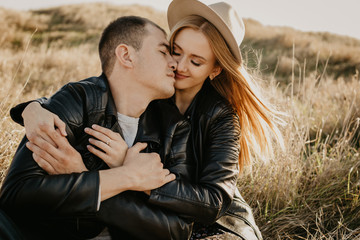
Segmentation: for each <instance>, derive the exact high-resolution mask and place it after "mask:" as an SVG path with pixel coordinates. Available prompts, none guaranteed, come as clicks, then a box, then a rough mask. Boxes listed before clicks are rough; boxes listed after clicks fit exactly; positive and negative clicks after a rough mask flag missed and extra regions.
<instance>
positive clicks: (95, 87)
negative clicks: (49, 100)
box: [64, 75, 108, 93]
mask: <svg viewBox="0 0 360 240" xmlns="http://www.w3.org/2000/svg"><path fill="white" fill-rule="evenodd" d="M64 88H74V89H77V90H82V91H92V92H93V91H95V93H96V92H99V93H102V92H106V91H107V90H108V84H107V80H106V78H105V77H104V76H103V75H101V76H98V77H89V78H86V79H83V80H80V81H77V82H69V83H68V84H66V85H65V86H64Z"/></svg>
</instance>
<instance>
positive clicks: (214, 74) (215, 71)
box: [209, 66, 222, 80]
mask: <svg viewBox="0 0 360 240" xmlns="http://www.w3.org/2000/svg"><path fill="white" fill-rule="evenodd" d="M221 71H222V68H221V67H220V66H216V67H214V69H213V70H212V72H211V73H210V75H209V78H210V80H213V79H214V78H216V77H217V76H218V75H219V74H220V73H221Z"/></svg>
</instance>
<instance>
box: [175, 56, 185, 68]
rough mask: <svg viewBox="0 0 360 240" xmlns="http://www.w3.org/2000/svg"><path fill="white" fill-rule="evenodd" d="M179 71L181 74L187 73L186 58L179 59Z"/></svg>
mask: <svg viewBox="0 0 360 240" xmlns="http://www.w3.org/2000/svg"><path fill="white" fill-rule="evenodd" d="M176 61H177V70H178V71H180V72H186V71H187V66H186V61H185V58H184V57H181V58H177V59H176Z"/></svg>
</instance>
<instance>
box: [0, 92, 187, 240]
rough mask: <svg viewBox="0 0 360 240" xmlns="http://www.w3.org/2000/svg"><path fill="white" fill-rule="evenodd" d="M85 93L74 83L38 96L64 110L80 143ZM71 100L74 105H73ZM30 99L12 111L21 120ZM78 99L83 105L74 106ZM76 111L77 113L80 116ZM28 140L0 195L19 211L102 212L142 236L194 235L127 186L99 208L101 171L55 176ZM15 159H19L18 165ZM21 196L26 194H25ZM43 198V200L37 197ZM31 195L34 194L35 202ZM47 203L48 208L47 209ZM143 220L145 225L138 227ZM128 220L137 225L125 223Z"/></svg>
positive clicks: (114, 223)
mask: <svg viewBox="0 0 360 240" xmlns="http://www.w3.org/2000/svg"><path fill="white" fill-rule="evenodd" d="M79 92H81V91H78V90H76V89H74V88H73V87H71V86H68V87H66V88H63V89H62V90H61V92H60V93H59V94H55V95H54V96H53V97H52V98H50V99H49V100H46V99H45V98H42V99H38V100H37V101H39V102H40V103H41V104H42V106H43V107H45V108H47V109H48V110H50V111H52V112H53V113H55V114H58V115H59V117H60V118H61V119H62V120H63V121H64V122H65V123H66V124H67V131H68V137H70V139H72V141H70V143H74V142H75V140H76V138H75V136H76V134H73V133H77V132H79V131H78V130H77V127H76V126H81V122H80V121H79V120H78V119H79V116H78V115H79V113H76V112H74V111H82V110H81V109H83V106H82V105H81V102H84V100H85V99H83V97H82V94H79ZM75 100H76V101H75ZM68 102H69V103H68ZM70 102H71V105H69V104H70ZM28 103H29V102H27V103H23V104H19V105H18V106H16V107H15V108H13V109H12V110H11V117H12V118H13V120H15V121H16V122H18V123H20V124H21V123H22V122H23V119H22V118H21V113H22V111H23V110H24V108H25V107H26V105H27V104H28ZM75 103H76V104H75ZM74 104H75V105H77V104H80V105H79V106H74ZM69 106H71V108H69ZM70 109H71V111H70ZM74 109H75V110H74ZM74 114H77V116H75V117H74V116H73V115H74ZM80 119H82V117H80ZM68 128H69V129H68ZM78 128H81V127H78ZM69 132H70V134H69ZM26 141H27V140H26V139H24V140H23V142H22V143H21V144H20V147H19V150H18V152H19V154H18V155H16V156H15V158H14V163H13V166H12V167H11V168H10V172H11V174H9V175H8V176H7V178H6V181H5V183H4V187H3V191H2V196H1V198H0V199H1V202H2V204H3V205H4V206H6V207H8V206H9V207H11V208H13V209H14V210H15V209H16V208H17V207H18V205H20V206H22V207H24V210H29V209H28V208H30V209H32V211H34V212H38V211H42V213H44V214H51V213H55V214H59V213H60V212H59V211H60V209H59V208H60V207H61V209H62V210H61V211H63V214H72V215H74V214H80V215H86V214H91V215H94V216H95V215H96V216H97V219H98V220H100V221H101V222H103V223H105V224H107V225H109V226H111V228H112V231H122V230H125V231H127V232H128V234H130V235H131V236H134V237H137V238H140V239H188V238H189V236H190V234H191V230H192V221H191V220H190V219H187V218H185V217H181V216H179V215H178V214H175V213H174V212H171V211H168V210H163V209H161V208H159V207H157V206H154V205H151V204H149V203H148V202H147V198H145V199H144V198H141V197H139V196H140V195H141V194H135V192H131V191H127V192H125V193H122V194H120V195H117V196H115V197H113V198H111V199H109V200H106V201H104V202H102V203H101V205H100V210H99V211H98V212H96V203H97V197H98V191H99V190H98V186H99V182H98V181H99V179H98V174H97V171H90V172H84V173H81V174H70V175H57V176H49V175H47V173H46V172H45V171H43V170H42V169H41V168H40V167H39V166H38V165H37V164H36V162H35V161H33V159H32V157H31V152H30V150H28V149H27V148H26V146H25V142H26ZM15 162H17V163H16V164H15ZM10 172H9V173H10ZM21 182H24V184H22V183H21ZM25 184H26V185H25ZM47 186H48V187H47ZM39 192H41V195H39ZM71 195H73V196H74V197H73V198H71V199H69V200H68V201H67V196H71ZM142 195H144V194H142ZM18 196H21V198H20V199H19V198H18ZM44 196H46V197H44ZM47 196H50V197H51V199H50V200H49V199H48V198H47ZM37 198H41V199H40V200H39V201H37ZM28 199H33V201H29V200H28ZM42 201H45V203H43V202H42ZM81 201H84V202H86V204H85V203H82V202H81ZM34 205H35V208H34ZM44 206H45V207H44ZM47 206H48V208H46V207H47ZM56 206H58V207H56ZM38 208H42V209H38ZM139 223H140V226H141V228H139V227H138V226H139ZM128 225H129V226H136V227H132V228H124V226H128Z"/></svg>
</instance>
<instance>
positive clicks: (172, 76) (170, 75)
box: [166, 72, 175, 78]
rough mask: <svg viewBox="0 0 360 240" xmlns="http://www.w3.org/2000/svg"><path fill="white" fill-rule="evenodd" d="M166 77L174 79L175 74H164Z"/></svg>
mask: <svg viewBox="0 0 360 240" xmlns="http://www.w3.org/2000/svg"><path fill="white" fill-rule="evenodd" d="M166 76H168V77H171V78H175V73H173V72H171V73H168V74H166Z"/></svg>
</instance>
